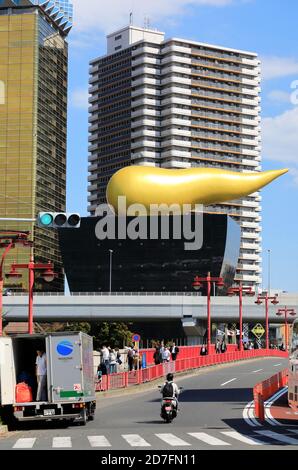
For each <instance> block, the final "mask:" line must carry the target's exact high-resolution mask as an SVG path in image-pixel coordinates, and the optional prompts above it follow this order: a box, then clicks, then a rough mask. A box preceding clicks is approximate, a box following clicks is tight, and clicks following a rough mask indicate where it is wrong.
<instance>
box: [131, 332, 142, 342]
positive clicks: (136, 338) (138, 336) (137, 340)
mask: <svg viewBox="0 0 298 470" xmlns="http://www.w3.org/2000/svg"><path fill="white" fill-rule="evenodd" d="M132 340H133V341H134V342H135V343H139V342H140V341H141V337H140V335H138V334H134V335H133V337H132Z"/></svg>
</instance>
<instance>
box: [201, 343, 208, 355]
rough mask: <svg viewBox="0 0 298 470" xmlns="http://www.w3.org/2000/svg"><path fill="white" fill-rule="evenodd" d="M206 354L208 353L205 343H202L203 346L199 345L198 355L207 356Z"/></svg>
mask: <svg viewBox="0 0 298 470" xmlns="http://www.w3.org/2000/svg"><path fill="white" fill-rule="evenodd" d="M207 354H208V350H207V348H206V346H205V344H203V346H202V347H201V350H200V355H201V356H207Z"/></svg>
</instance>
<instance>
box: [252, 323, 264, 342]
mask: <svg viewBox="0 0 298 470" xmlns="http://www.w3.org/2000/svg"><path fill="white" fill-rule="evenodd" d="M251 332H252V333H253V334H254V335H255V336H256V337H257V338H258V339H260V338H262V336H263V335H264V333H265V329H264V327H263V326H262V325H261V324H260V323H257V325H255V326H254V327H253V329H252V330H251Z"/></svg>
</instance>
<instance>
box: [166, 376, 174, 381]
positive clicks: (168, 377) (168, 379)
mask: <svg viewBox="0 0 298 470" xmlns="http://www.w3.org/2000/svg"><path fill="white" fill-rule="evenodd" d="M173 380H174V375H173V374H168V375H167V381H168V382H172V381H173Z"/></svg>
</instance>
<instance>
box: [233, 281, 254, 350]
mask: <svg viewBox="0 0 298 470" xmlns="http://www.w3.org/2000/svg"><path fill="white" fill-rule="evenodd" d="M243 294H247V295H255V293H254V291H253V290H252V288H251V287H244V286H243V285H242V282H240V283H239V286H238V287H231V288H230V289H229V290H228V295H230V296H232V295H238V297H239V331H240V341H239V351H243V341H242V336H243Z"/></svg>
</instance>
